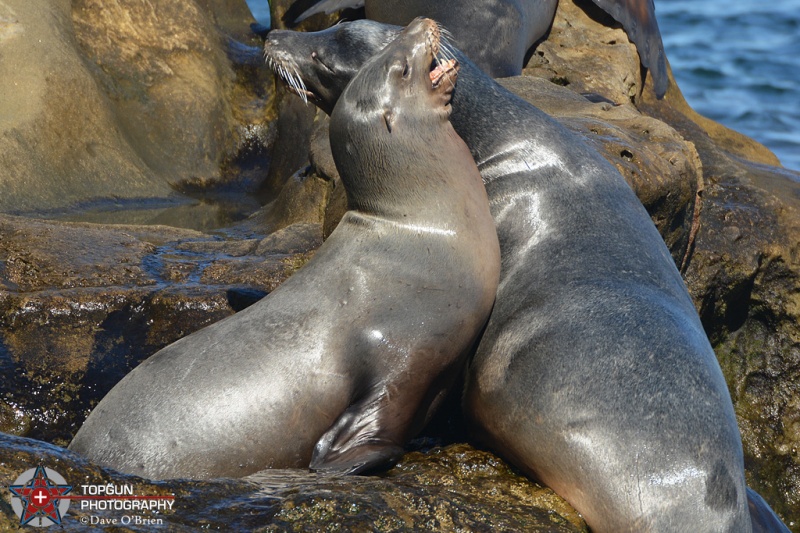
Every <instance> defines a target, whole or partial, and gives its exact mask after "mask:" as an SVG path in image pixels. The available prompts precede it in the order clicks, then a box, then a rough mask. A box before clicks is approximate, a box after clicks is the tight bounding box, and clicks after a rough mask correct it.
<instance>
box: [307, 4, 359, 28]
mask: <svg viewBox="0 0 800 533" xmlns="http://www.w3.org/2000/svg"><path fill="white" fill-rule="evenodd" d="M359 7H364V0H322V1H321V2H319V3H318V4H316V5H315V6H313V7H310V8H308V9H306V10H305V11H304V12H303V13H302V14H301V15H300V16H299V17H297V18H296V19H295V21H294V22H295V24H299V23H301V22H303V21H304V20H305V19H307V18H308V17H310V16H311V15H316V14H317V13H322V12H324V13H325V14H326V15H330V14H331V13H333V12H334V11H339V10H340V9H346V8H351V9H358V8H359Z"/></svg>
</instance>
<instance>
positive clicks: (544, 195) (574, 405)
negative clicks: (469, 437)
mask: <svg viewBox="0 0 800 533" xmlns="http://www.w3.org/2000/svg"><path fill="white" fill-rule="evenodd" d="M398 31H399V29H398V28H396V27H393V26H386V25H381V24H378V23H375V22H372V21H355V22H352V23H343V24H340V25H338V26H336V27H334V28H330V29H328V30H325V31H323V32H317V33H314V34H309V33H298V32H282V31H274V32H272V33H271V34H270V35H269V38H268V41H267V43H266V45H265V51H266V53H267V55H268V56H269V57H270V58H271V59H272V61H273V62H276V63H277V62H281V64H283V65H291V66H292V67H293V69H295V70H296V72H297V73H298V75H299V76H300V77H301V79H302V81H303V82H304V83H305V89H304V94H305V95H306V96H307V97H308V98H309V99H310V100H311V101H314V102H315V103H318V105H320V106H321V107H322V108H323V109H325V108H331V107H333V105H334V104H336V99H337V98H338V95H337V92H336V91H337V87H343V86H345V85H346V84H347V81H348V80H349V79H351V77H352V75H353V72H354V71H357V69H358V66H359V65H360V64H361V63H363V62H364V61H367V59H368V58H369V57H370V56H371V55H372V54H374V53H376V52H378V51H379V50H380V43H385V42H389V41H391V39H392V37H393V36H394V35H396V34H397V32H398ZM454 54H455V56H456V58H458V60H459V62H460V63H461V71H460V74H459V83H458V86H457V88H456V90H455V93H454V96H453V102H452V108H453V112H452V114H451V116H450V120H451V123H452V124H453V126H454V128H455V129H456V132H457V133H459V135H460V136H461V137H462V138H463V139H464V141H465V142H466V143H467V146H468V147H469V148H470V151H471V152H472V155H473V157H474V158H475V160H476V162H477V163H478V168H479V170H480V171H481V174H482V176H483V179H484V182H485V184H486V189H487V192H488V195H489V200H490V204H491V208H492V214H493V216H494V219H495V223H496V224H497V231H498V236H499V238H500V246H501V258H502V271H501V281H500V286H499V288H498V294H497V300H496V302H495V307H494V310H493V311H492V316H491V318H490V320H489V323H488V325H487V327H486V331H485V333H484V334H483V336H482V338H481V341H480V344H479V346H478V351H477V354H476V356H475V358H474V361H473V362H472V364H471V366H470V368H469V372H468V385H467V393H466V402H465V403H466V411H467V415H468V416H470V417H471V418H472V421H473V429H474V432H475V435H476V437H477V438H479V439H481V440H483V441H484V442H486V443H488V444H489V445H490V446H492V447H493V448H494V449H495V450H496V451H497V452H498V453H499V454H501V455H503V456H504V457H506V458H507V459H509V460H511V461H512V462H513V463H514V464H516V465H517V466H518V467H519V468H521V469H522V470H524V471H525V472H526V473H528V474H529V475H530V476H532V477H535V478H538V479H540V480H542V481H544V482H545V483H546V484H548V485H550V486H551V487H553V488H554V489H555V490H556V492H558V493H559V494H560V495H561V496H563V497H564V498H566V499H567V500H568V501H569V502H570V503H572V504H573V505H574V506H575V508H576V509H577V510H578V511H579V512H580V513H581V514H582V515H583V516H584V518H585V519H586V521H587V523H588V524H589V525H590V527H591V528H592V530H593V531H600V532H603V531H709V532H710V531H750V530H751V528H752V530H754V531H788V529H786V528H785V526H783V524H781V523H780V520H779V519H778V518H777V517H776V516H775V514H774V513H773V512H772V510H771V509H769V507H768V506H767V505H766V503H765V502H764V501H763V500H762V499H761V498H760V497H758V496H757V495H756V494H755V493H753V492H752V491H750V490H749V489H747V488H746V486H745V481H744V464H743V459H742V448H741V439H740V436H739V432H738V428H737V424H736V418H735V416H734V413H733V407H732V404H731V400H730V396H729V394H728V391H727V388H726V385H725V382H724V380H723V377H722V373H721V371H720V369H719V365H718V363H717V361H716V357H715V355H714V353H713V351H712V350H711V346H710V345H709V343H708V340H707V339H706V337H705V333H704V332H703V329H702V326H701V324H700V321H699V319H698V317H697V312H696V310H695V308H694V306H693V304H692V301H691V298H690V297H689V295H688V293H687V290H686V287H685V286H684V283H683V280H682V279H681V277H680V274H679V273H678V271H677V268H676V267H675V265H674V263H673V260H672V258H671V257H670V254H669V252H668V250H667V249H666V246H665V245H664V243H663V240H662V239H661V237H660V235H659V234H658V232H657V231H656V229H655V226H654V225H653V223H652V222H651V221H650V219H649V217H648V215H647V213H646V212H645V210H644V208H643V207H642V206H641V203H640V202H639V201H638V199H637V198H636V197H635V195H634V194H633V192H632V191H631V189H630V187H628V185H627V184H626V183H625V181H624V179H623V178H622V176H621V175H620V174H619V173H618V172H617V171H616V170H615V169H614V168H613V167H612V166H611V165H610V164H609V163H608V162H607V161H605V160H604V159H603V158H602V157H601V156H600V155H599V154H597V153H596V152H595V151H594V150H592V149H590V148H589V147H588V146H587V145H586V144H585V143H584V142H583V141H582V140H580V139H579V138H578V137H577V136H576V135H574V134H572V133H570V132H569V131H567V130H566V129H565V128H564V127H563V126H561V125H560V124H559V123H557V122H556V121H554V120H553V119H551V118H550V117H548V116H547V115H545V114H544V113H542V112H541V111H539V110H538V109H536V108H535V107H533V106H532V105H530V104H529V103H527V102H525V101H523V100H521V99H520V98H518V97H517V96H515V95H513V94H511V93H510V92H508V91H507V90H505V89H504V88H503V87H501V86H499V85H498V84H497V83H495V82H494V81H493V80H491V79H490V78H489V77H488V76H486V75H485V74H484V73H482V72H481V71H480V69H478V68H477V67H475V66H474V65H473V64H472V63H471V62H470V61H469V60H467V59H466V58H464V57H463V56H462V55H461V54H460V53H459V52H458V51H457V50H456V51H454ZM321 85H322V86H324V89H323V88H322V87H321ZM332 139H333V137H332Z"/></svg>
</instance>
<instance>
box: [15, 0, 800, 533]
mask: <svg viewBox="0 0 800 533" xmlns="http://www.w3.org/2000/svg"><path fill="white" fill-rule="evenodd" d="M162 4H163V5H162ZM169 4H170V5H169V6H166V5H165V3H164V2H163V1H161V0H159V1H155V0H153V1H151V2H149V3H139V4H136V5H135V6H134V5H127V4H126V3H119V4H117V5H115V7H114V8H113V9H99V6H100V4H99V3H98V2H95V1H93V0H79V1H75V2H73V3H72V5H71V8H70V5H69V4H66V3H63V2H62V3H47V5H46V6H45V5H44V4H41V5H40V4H39V3H28V2H21V1H18V0H9V1H7V2H4V3H0V47H2V52H3V55H4V58H5V57H7V58H9V59H8V60H5V59H4V62H3V63H2V64H0V73H4V72H6V69H12V67H13V69H15V70H13V72H14V76H12V77H9V76H6V75H2V76H0V89H1V91H0V92H2V93H3V94H4V99H3V103H2V104H0V105H2V106H3V110H4V112H5V109H6V107H8V108H9V109H12V110H13V113H6V114H3V115H2V118H0V131H2V135H0V213H3V212H4V213H18V212H26V213H29V215H30V214H31V213H33V214H35V215H36V216H39V215H43V214H46V215H48V216H51V215H52V213H53V211H54V210H59V209H68V208H71V206H75V205H78V204H81V205H83V204H82V202H85V201H87V199H88V201H89V202H90V203H91V202H95V201H96V200H97V198H114V199H116V200H114V201H115V202H121V203H122V204H126V202H127V201H128V200H126V199H131V198H135V199H141V198H151V199H156V200H159V201H161V200H164V199H166V200H168V201H170V202H174V201H177V202H178V203H181V205H183V204H186V202H187V201H188V200H191V199H192V198H191V197H190V195H195V196H196V195H197V194H198V193H205V192H208V191H209V190H211V191H213V190H219V191H223V192H225V191H233V192H234V193H238V192H241V191H245V192H247V193H255V194H258V193H259V191H260V194H261V200H262V201H263V202H264V203H265V205H264V206H263V207H262V208H260V209H258V210H257V211H256V212H255V213H253V214H252V215H251V216H249V217H247V218H245V219H243V220H238V219H241V218H242V217H244V216H245V215H246V214H247V213H245V212H237V214H236V215H235V216H234V217H232V218H230V219H225V221H221V220H223V217H222V215H220V216H219V217H217V215H213V214H212V215H211V217H212V218H216V220H212V221H207V222H198V223H193V224H190V225H189V226H190V227H195V228H199V229H200V230H201V231H197V230H192V229H180V228H178V227H176V226H181V225H183V226H184V227H186V226H187V225H188V224H184V223H183V222H181V221H182V220H184V219H186V218H192V216H193V214H190V213H192V212H191V210H189V211H187V210H183V211H180V210H178V209H173V208H171V207H170V206H167V207H166V208H165V210H164V212H163V213H162V212H159V213H158V214H157V216H152V217H149V218H148V217H145V216H144V215H142V217H140V218H136V217H132V218H130V219H124V218H123V219H117V220H115V221H116V222H129V223H127V224H125V225H110V224H108V223H107V222H108V220H107V218H106V216H107V215H106V214H104V213H101V214H99V215H97V216H96V217H95V216H88V215H86V214H83V215H81V217H82V218H77V220H91V221H93V222H97V223H94V224H90V223H75V222H63V221H52V220H50V221H48V220H41V219H40V218H36V216H28V217H18V216H8V215H0V369H1V370H2V375H3V376H4V377H3V380H2V382H0V431H2V432H3V433H4V435H0V475H1V476H2V483H3V484H8V483H11V482H13V480H14V479H15V478H16V476H18V475H19V474H20V473H21V472H22V471H24V470H27V469H28V468H31V467H33V466H35V465H36V464H38V463H40V462H43V463H44V464H45V466H48V467H49V468H53V469H55V470H56V471H58V472H60V473H61V474H62V475H64V476H65V477H66V478H67V480H68V481H69V482H71V483H73V484H79V483H82V482H91V483H94V482H98V483H100V482H109V481H110V482H113V483H133V484H134V485H135V487H136V490H137V491H140V490H141V493H152V494H166V493H170V494H175V496H176V502H177V503H176V511H175V512H174V513H173V514H171V515H166V514H165V515H164V516H163V518H164V519H165V522H164V523H165V525H164V526H163V527H164V528H165V529H168V530H176V531H182V530H186V531H190V530H195V529H197V528H201V527H202V528H207V529H212V530H237V529H238V530H252V529H256V528H263V529H264V530H266V531H273V530H274V531H283V530H289V531H311V530H314V531H316V530H319V529H320V528H323V527H324V528H328V529H331V530H354V531H359V530H373V529H378V530H380V531H401V530H407V529H418V530H439V531H451V530H457V529H459V528H460V529H462V530H464V531H488V530H492V531H494V530H499V531H520V530H528V531H537V530H542V531H574V530H578V531H580V530H582V529H585V525H584V524H583V523H582V521H581V520H580V518H579V517H577V516H576V515H575V514H574V511H573V510H571V509H570V508H569V507H568V506H567V505H566V504H565V503H563V501H562V500H560V499H559V498H558V497H556V496H555V495H553V494H552V492H550V491H547V490H545V489H541V488H539V487H537V486H536V485H535V484H533V483H531V482H529V481H528V480H526V479H524V478H522V477H520V476H518V475H517V474H516V473H514V472H513V471H512V470H510V469H509V468H508V467H507V466H506V465H505V464H504V463H502V461H500V460H499V459H497V458H496V457H495V456H493V455H491V454H488V453H486V452H481V451H477V450H474V449H472V448H469V447H468V446H465V445H456V446H449V447H446V448H432V449H427V448H426V449H425V451H424V452H413V453H410V454H407V455H406V456H405V457H404V459H403V461H402V462H401V463H400V464H399V465H398V466H397V467H395V468H394V469H392V470H391V471H390V472H388V473H387V474H385V475H383V476H381V477H366V478H320V477H318V476H316V475H313V474H308V473H306V472H302V471H290V472H287V471H276V472H267V473H264V474H263V475H257V476H254V477H252V478H249V479H245V480H221V481H212V482H203V483H201V482H169V483H155V484H154V483H149V482H146V481H143V480H139V479H136V478H130V477H128V476H122V475H119V474H115V473H112V472H109V471H105V470H103V469H100V468H98V467H96V466H94V465H91V464H87V463H86V462H84V461H82V460H81V459H80V458H79V457H76V456H75V455H73V454H70V453H68V452H66V451H65V450H64V449H62V448H58V447H56V446H53V445H52V444H47V443H45V442H42V441H47V442H48V443H53V444H57V445H65V444H66V443H67V442H68V441H69V439H70V438H71V436H72V435H73V434H74V432H75V431H76V430H77V427H78V426H79V424H80V423H81V422H82V421H83V419H84V418H85V416H86V415H87V413H88V411H89V409H90V408H91V407H92V406H93V405H94V404H95V403H96V402H97V401H99V399H100V398H102V396H103V395H104V394H105V392H107V391H108V390H109V389H110V388H111V387H112V386H113V385H114V384H115V383H116V382H117V381H118V380H119V379H121V378H122V376H124V375H125V374H126V373H127V372H128V371H129V370H130V369H131V368H133V367H134V366H136V365H137V364H138V363H139V362H140V361H141V360H143V359H145V358H146V357H148V356H149V355H151V354H152V353H154V352H156V351H157V350H158V349H160V348H161V347H163V346H165V345H166V344H169V343H170V342H173V341H174V340H176V339H178V338H180V337H182V336H185V335H187V334H189V333H191V332H192V331H195V330H196V329H199V328H201V327H203V326H205V325H207V324H210V323H212V322H214V321H216V320H219V319H221V318H223V317H225V316H229V315H230V314H232V313H234V312H236V311H238V310H240V309H243V308H244V307H246V306H247V305H250V304H252V303H254V302H256V301H257V300H258V299H259V298H261V297H263V296H264V295H265V294H268V293H269V292H270V291H272V290H274V288H275V287H276V286H277V285H278V284H279V283H280V282H281V281H283V280H284V279H286V277H288V276H289V275H290V274H291V272H293V271H294V270H296V269H297V268H299V267H300V266H302V264H303V263H304V262H305V261H307V260H308V258H309V257H311V256H312V255H313V250H314V249H316V247H318V246H319V244H320V243H321V242H322V237H323V235H324V236H327V235H328V234H330V232H331V231H332V230H333V228H334V227H335V225H336V222H338V219H339V218H340V217H341V214H342V213H343V212H344V209H345V205H346V203H345V197H344V194H343V189H342V187H341V183H340V182H339V179H338V174H337V173H336V169H335V167H334V166H333V165H332V160H331V159H330V148H329V145H328V143H327V128H326V124H327V121H326V119H325V117H322V116H320V114H317V116H316V117H314V112H313V108H309V107H307V106H305V104H302V103H301V102H300V101H299V99H298V98H296V97H295V96H293V95H288V94H287V95H283V96H282V97H280V98H273V95H274V89H273V79H272V77H271V75H270V74H269V73H268V72H266V69H265V68H263V67H259V66H258V64H257V63H255V64H254V63H253V62H252V61H240V60H238V59H237V55H236V53H235V50H234V53H231V46H230V43H228V41H227V37H226V36H233V37H234V38H236V39H238V40H240V41H244V42H245V44H250V45H253V44H256V43H255V41H253V40H252V36H250V35H249V34H248V30H247V24H248V23H249V22H250V20H249V15H248V13H247V12H246V8H245V6H244V2H241V1H240V0H225V1H209V0H193V1H191V2H184V3H181V5H180V6H178V5H172V4H173V3H169ZM272 4H273V5H272V10H273V20H276V21H279V20H281V21H282V19H283V15H285V14H286V12H287V10H288V9H289V8H290V6H291V5H292V2H289V1H288V0H281V1H276V2H273V3H272ZM134 21H135V22H136V23H135V24H134ZM323 22H324V21H321V22H320V21H317V22H314V23H315V24H322V23H323ZM280 24H281V25H283V24H284V22H280ZM304 28H305V29H317V28H314V27H304ZM40 38H41V39H43V41H42V43H41V44H40V43H38V42H36V40H37V39H40ZM31 39H33V41H32V40H31ZM226 51H227V52H228V55H226V53H225V52H226ZM246 55H247V53H245V54H244V56H246ZM241 56H242V55H241V54H240V58H241ZM8 72H11V70H9V71H8ZM14 83H22V84H23V85H18V86H12V85H13V84H14ZM501 83H502V84H503V85H505V86H506V87H507V88H509V89H510V90H512V91H514V92H516V93H517V94H519V95H520V96H522V97H523V98H525V99H527V100H529V101H531V102H532V103H534V104H535V105H536V106H538V107H540V108H541V109H542V110H544V111H545V112H547V113H549V114H551V115H553V116H554V117H555V118H556V119H557V120H559V121H561V122H562V123H563V124H564V125H565V126H567V127H568V128H570V129H572V130H573V131H576V132H577V133H579V134H580V135H581V136H583V138H584V139H586V140H587V142H589V143H590V144H591V145H592V146H594V147H595V148H596V149H597V150H598V151H599V152H600V153H601V154H603V155H604V156H605V157H606V158H607V159H609V161H611V163H612V164H614V165H615V166H616V167H617V168H618V169H619V170H620V172H621V173H622V174H623V176H624V177H625V178H626V179H627V180H628V182H629V184H630V185H631V186H632V188H633V189H634V190H635V191H636V192H637V194H638V195H639V197H640V199H641V200H642V202H643V203H644V204H645V206H646V207H647V209H648V211H649V212H650V214H651V215H652V217H653V220H654V222H655V224H656V225H657V227H658V228H659V230H660V232H661V234H662V236H663V237H664V238H665V240H666V242H667V244H668V245H669V247H670V250H671V251H672V255H673V258H674V259H675V261H676V263H677V264H678V265H679V266H681V267H682V272H683V273H684V275H685V279H686V281H687V285H688V286H689V289H690V292H691V294H692V296H693V298H694V299H695V302H696V304H697V307H698V310H699V312H700V316H701V318H702V320H703V324H704V326H705V327H706V331H707V332H708V334H709V337H710V339H711V341H712V343H713V345H714V348H715V350H716V353H717V355H718V357H719V359H720V363H721V366H722V368H723V372H724V373H725V376H726V379H727V380H728V385H729V388H730V390H731V394H732V396H733V399H734V403H735V407H736V412H737V416H738V418H739V425H740V428H741V430H742V437H743V442H744V448H745V455H746V466H747V469H748V482H749V484H750V485H751V486H752V487H754V488H755V489H756V490H758V491H759V492H760V493H761V494H762V495H763V496H764V497H765V498H766V499H767V501H768V502H769V503H770V504H771V505H772V506H773V507H774V508H775V510H776V511H778V512H779V513H780V514H781V515H782V517H783V518H784V519H785V521H786V523H787V524H789V526H790V528H792V529H793V530H795V531H800V514H798V513H799V512H798V509H800V451H798V450H800V175H798V174H797V173H795V172H791V171H788V170H785V169H782V168H780V167H775V166H771V165H774V164H776V163H777V160H776V159H775V158H774V156H773V155H772V154H771V153H770V152H769V151H768V150H767V149H766V148H764V147H762V146H761V145H759V144H758V143H756V142H754V141H752V140H751V139H748V138H747V137H744V136H742V135H740V134H738V133H736V132H733V131H731V130H728V129H726V128H724V127H722V126H720V125H719V124H716V123H714V122H712V121H709V120H708V119H705V118H703V117H700V116H699V115H697V114H696V113H694V112H693V111H692V110H691V109H690V108H689V107H688V105H686V103H685V101H684V100H683V98H682V96H681V95H680V91H679V89H678V87H677V86H676V85H675V84H674V81H673V82H672V83H671V86H670V88H669V90H668V92H667V95H666V97H665V98H664V99H663V100H656V99H655V97H654V96H653V91H652V86H651V84H650V80H649V78H647V77H645V80H644V83H643V82H642V72H641V70H640V68H639V64H638V57H637V55H636V51H635V47H634V46H633V45H632V44H630V43H629V42H628V40H627V37H626V36H625V33H624V32H623V31H622V30H621V29H620V28H619V26H618V25H617V24H615V23H614V22H613V21H612V20H610V19H608V18H607V17H606V16H605V15H603V14H602V13H599V12H598V11H597V10H595V9H594V8H593V7H592V3H591V2H588V1H583V0H575V1H574V2H573V1H567V0H563V1H562V2H560V5H559V9H558V12H557V14H556V19H555V22H554V26H553V30H552V31H551V32H550V35H549V36H548V39H547V40H546V41H544V42H543V43H540V45H539V46H538V48H537V50H536V51H535V52H534V53H533V55H532V57H531V59H530V62H529V64H528V67H527V68H526V69H525V71H524V73H523V76H519V77H515V78H510V79H506V80H502V81H501ZM5 95H9V97H8V99H7V98H6V97H5ZM54 95H57V96H54ZM584 95H588V98H587V97H586V96H584ZM23 97H24V98H23ZM23 100H24V101H25V102H24V105H23V104H21V103H20V102H22V101H23ZM65 103H69V104H70V105H65ZM88 108H91V110H92V111H91V112H89V111H86V109H88ZM281 116H284V117H288V118H284V119H283V120H284V122H283V124H281V123H280V118H279V117H281ZM292 117H294V118H292ZM298 117H299V118H298ZM297 124H302V125H303V127H302V128H294V127H293V126H296V125H297ZM286 132H289V133H286ZM101 140H102V142H100V141H101ZM304 143H305V144H304ZM279 146H284V147H286V146H289V147H291V148H292V149H293V151H291V152H290V151H286V150H285V149H279V148H278V147H279ZM87 154H88V155H87ZM270 163H274V165H270ZM108 168H114V169H115V171H114V173H113V174H109V173H108V172H107V169H108ZM12 173H13V174H12ZM19 176H25V177H26V180H24V181H23V180H20V179H19ZM176 198H177V200H176ZM231 201H232V202H233V203H236V202H239V201H240V199H238V198H237V197H236V196H235V195H234V196H233V197H232V200H231ZM247 201H252V200H251V199H250V200H247ZM254 209H255V207H252V208H249V211H252V210H254ZM137 216H138V215H137ZM237 220H238V221H237ZM142 223H148V224H159V223H161V224H163V223H166V224H169V226H167V225H147V226H145V225H137V224H142ZM11 435H18V436H27V437H32V438H33V439H38V440H31V439H25V438H21V437H17V436H11ZM437 442H440V443H441V442H443V443H445V444H446V443H448V442H452V441H448V440H447V439H446V438H445V439H444V440H441V439H440V440H439V441H437ZM137 493H139V492H137ZM8 501H9V496H8V494H7V491H4V492H3V498H2V500H0V506H2V507H3V510H4V512H3V513H0V529H13V528H15V527H16V526H15V524H16V523H17V522H16V520H15V517H14V515H13V513H12V512H11V510H10V507H9V506H8ZM112 515H113V513H109V514H108V516H109V517H111V516H112ZM81 516H88V514H87V513H85V512H84V513H81V512H79V511H78V510H77V506H76V505H75V504H73V507H72V508H71V510H70V513H69V515H68V519H67V520H65V522H64V524H65V526H64V528H65V529H66V530H67V531H71V530H75V531H78V530H81V531H82V530H85V528H84V527H83V526H82V525H81V524H80V523H79V521H77V520H75V519H77V518H80V517H81ZM537 528H539V529H537ZM128 529H130V530H133V531H139V530H141V531H145V530H150V529H149V527H144V526H142V527H139V528H138V529H137V527H134V526H128Z"/></svg>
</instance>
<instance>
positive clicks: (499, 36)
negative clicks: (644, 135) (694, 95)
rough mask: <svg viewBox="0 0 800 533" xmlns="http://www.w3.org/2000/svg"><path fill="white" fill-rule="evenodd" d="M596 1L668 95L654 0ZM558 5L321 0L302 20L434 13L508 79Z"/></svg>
mask: <svg viewBox="0 0 800 533" xmlns="http://www.w3.org/2000/svg"><path fill="white" fill-rule="evenodd" d="M592 1H593V2H594V3H595V4H596V5H597V6H598V7H600V8H601V9H603V10H604V11H605V12H606V13H608V14H609V15H611V16H612V17H613V18H614V19H615V20H616V21H617V22H619V23H620V24H622V27H623V28H624V29H625V32H626V33H627V34H628V37H629V38H630V40H631V42H633V43H634V44H635V45H636V50H637V51H638V52H639V59H640V61H641V63H642V66H643V67H644V68H646V69H648V70H649V72H650V73H651V75H652V76H653V84H654V87H655V92H656V96H657V97H658V98H662V97H663V96H664V94H665V93H666V91H667V84H668V82H669V78H668V76H667V61H666V55H665V54H664V44H663V43H662V41H661V32H660V31H659V29H658V22H657V21H656V16H655V5H654V4H653V0H592ZM557 5H558V0H490V1H488V2H487V1H486V0H437V1H435V2H432V1H430V0H402V1H399V0H392V1H387V0H321V1H320V2H319V3H317V4H316V5H314V6H313V7H311V8H309V9H308V10H306V11H305V12H304V13H302V14H301V15H300V16H299V17H298V18H297V21H296V22H301V21H303V20H305V19H306V18H308V17H310V16H312V15H315V14H317V13H323V12H324V13H333V12H334V11H338V10H340V9H344V8H359V7H364V10H365V14H366V18H368V19H371V20H375V21H378V22H384V23H386V24H396V25H404V24H408V23H409V22H410V21H411V20H412V19H413V18H414V17H419V16H424V17H430V18H432V19H434V20H436V21H438V22H439V23H441V24H442V25H443V26H444V27H445V28H447V29H448V30H449V31H451V32H452V33H453V36H454V37H455V41H456V44H457V45H458V46H459V48H460V49H461V51H462V52H463V53H464V54H466V55H467V57H469V58H470V59H471V60H472V61H473V63H475V64H476V65H477V66H479V67H480V68H481V69H483V71H484V72H486V73H487V74H489V75H490V76H492V77H493V78H502V77H507V76H516V75H519V74H520V73H521V72H522V67H523V66H524V61H525V58H526V56H527V53H528V51H529V50H530V48H531V47H532V46H534V44H535V43H537V42H538V41H540V40H541V39H543V38H544V37H545V36H546V35H547V32H549V31H550V26H551V24H552V22H553V17H554V15H555V11H556V7H557Z"/></svg>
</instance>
